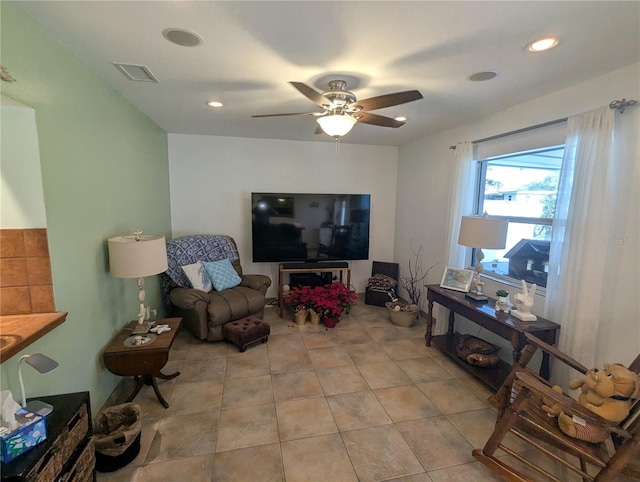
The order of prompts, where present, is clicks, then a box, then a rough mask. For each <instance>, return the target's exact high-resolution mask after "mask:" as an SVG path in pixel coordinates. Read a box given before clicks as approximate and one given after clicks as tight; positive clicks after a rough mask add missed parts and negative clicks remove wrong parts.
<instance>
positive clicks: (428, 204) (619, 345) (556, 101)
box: [394, 64, 640, 363]
mask: <svg viewBox="0 0 640 482" xmlns="http://www.w3.org/2000/svg"><path fill="white" fill-rule="evenodd" d="M622 98H626V99H640V64H633V65H630V66H628V67H625V68H623V69H620V70H617V71H614V72H611V73H609V74H607V75H604V76H601V77H597V78H595V79H591V80H588V81H585V82H583V83H581V84H577V85H575V86H573V87H570V88H566V89H562V90H559V91H557V92H554V93H552V94H549V95H546V96H544V97H540V98H538V99H535V100H533V101H531V102H527V103H525V104H520V105H517V106H514V107H512V108H510V109H507V110H504V111H502V112H498V113H496V114H493V115H490V116H487V117H485V118H482V119H478V120H476V121H473V122H470V123H468V124H465V125H461V126H458V127H456V128H453V129H448V130H446V131H442V132H439V133H438V134H435V135H432V136H429V137H426V138H424V139H420V140H418V141H415V142H412V143H410V144H407V145H404V146H402V147H401V148H400V154H399V164H398V198H397V203H396V233H395V236H396V237H395V243H394V244H395V249H394V259H395V260H398V261H400V263H401V269H402V268H404V267H406V260H407V259H408V257H409V255H410V252H409V240H412V242H413V245H414V246H416V245H418V246H419V245H424V256H423V259H424V261H425V263H424V264H426V265H430V264H432V263H433V262H436V261H439V262H440V264H439V265H438V268H437V269H434V270H433V272H432V273H431V274H430V276H429V278H428V281H429V282H431V283H439V282H440V277H441V276H442V272H443V270H444V264H445V263H446V256H447V246H446V243H447V233H446V226H447V225H448V216H449V211H448V209H447V204H448V199H449V192H450V190H451V183H452V175H453V170H452V167H451V166H452V163H453V158H454V153H453V151H452V150H450V149H449V146H450V145H455V144H457V143H458V142H461V141H474V140H477V139H482V138H485V137H489V136H493V135H498V134H502V133H505V132H510V131H513V130H516V129H520V128H525V127H528V126H532V125H536V124H540V123H543V122H547V121H551V120H555V119H559V118H563V117H567V116H570V115H573V114H578V113H581V112H586V111H588V110H591V109H594V108H597V107H601V106H603V105H608V104H609V102H611V101H612V100H615V99H618V100H620V99H622ZM623 116H624V117H623V118H622V121H623V122H625V123H626V124H627V126H636V127H635V129H636V139H637V138H638V137H637V132H638V131H637V128H638V127H637V126H638V125H639V124H638V118H639V116H640V108H639V107H637V106H636V107H632V108H629V109H628V110H627V111H626V112H625V114H623ZM632 150H633V149H632ZM639 152H640V148H639V147H638V143H637V142H636V145H635V152H634V153H631V154H629V155H634V156H635V158H636V160H637V159H638V153H639ZM637 165H638V163H637V162H636V166H637ZM630 175H635V176H636V179H637V172H636V173H633V174H632V173H630ZM637 184H638V183H637V181H636V186H637ZM636 212H637V211H636ZM612 215H615V214H614V213H612ZM416 220H421V222H416ZM635 223H636V227H635V231H636V232H637V229H638V227H637V224H638V219H636V220H635ZM637 251H638V250H637V246H636V251H635V252H633V250H627V252H629V256H630V263H631V264H632V266H637V265H638V261H637V260H638V253H637ZM629 271H630V272H631V271H634V272H633V273H628V274H627V276H629V280H628V285H627V286H628V287H629V288H628V289H629V293H628V296H627V297H626V298H627V299H629V300H631V299H637V297H638V293H639V286H640V283H639V281H640V280H639V279H638V277H639V273H640V269H638V268H635V269H632V270H629ZM496 288H497V286H496V285H493V284H491V283H487V285H486V286H485V291H486V292H488V293H491V292H492V291H493V290H494V289H496ZM510 291H511V292H512V293H513V292H515V290H513V289H511V290H510ZM543 302H544V299H543V298H538V299H537V301H536V306H535V309H534V312H536V313H537V314H540V313H541V312H542V310H543ZM423 305H424V303H423ZM612 310H620V311H619V314H620V316H614V317H612V318H614V319H615V320H616V322H615V323H614V324H612V325H611V326H607V327H606V331H607V336H606V337H602V341H601V344H600V346H598V348H597V350H598V352H599V354H600V355H599V356H598V358H599V359H601V360H608V361H610V362H615V361H620V362H623V363H629V362H630V361H631V360H632V359H633V357H635V355H637V353H638V352H639V351H640V332H639V326H640V323H638V314H637V310H636V311H635V313H634V312H628V310H627V309H626V308H621V307H619V306H616V305H613V306H612ZM554 321H557V322H558V323H562V320H554ZM445 323H446V322H445V320H444V319H442V320H438V323H437V326H436V331H435V332H436V333H442V332H444V331H446V330H445V329H446V327H445ZM464 330H467V331H464ZM460 331H462V332H465V333H471V334H474V335H475V334H478V327H477V325H473V324H469V325H467V326H464V325H461V326H460ZM480 336H482V337H483V338H485V339H487V340H490V341H493V342H494V343H499V344H502V345H503V346H504V341H503V340H500V339H499V338H494V337H493V336H492V334H490V333H486V332H485V331H483V332H482V333H481V334H480ZM502 352H503V356H504V352H506V355H507V356H510V353H511V350H510V349H503V350H502Z"/></svg>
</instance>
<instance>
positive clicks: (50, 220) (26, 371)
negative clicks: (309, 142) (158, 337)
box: [0, 1, 171, 413]
mask: <svg viewBox="0 0 640 482" xmlns="http://www.w3.org/2000/svg"><path fill="white" fill-rule="evenodd" d="M0 15H1V44H0V50H1V58H2V64H3V65H4V66H5V67H6V68H7V69H8V70H9V72H10V73H11V74H12V75H13V77H15V78H16V79H17V82H15V83H7V82H2V85H1V86H0V88H1V89H2V94H3V95H6V96H8V97H11V98H13V99H15V100H17V101H19V102H22V103H23V104H26V105H29V106H31V107H33V108H34V109H35V111H36V122H37V127H38V138H39V142H40V159H41V164H42V184H43V189H44V198H45V205H46V214H47V229H48V235H49V249H50V255H51V265H52V266H51V268H52V273H53V284H54V293H55V300H56V307H57V309H58V310H59V311H68V312H69V316H68V317H67V321H66V322H65V323H63V324H62V325H61V326H59V327H57V328H56V329H54V330H53V331H52V332H50V333H49V334H47V335H45V336H44V337H43V338H41V339H40V340H38V341H36V342H35V343H34V344H32V345H31V346H29V347H28V348H27V349H25V350H24V352H22V353H19V354H17V355H14V356H13V357H12V358H10V359H9V360H7V361H5V362H4V363H2V365H0V368H1V370H0V374H1V379H0V386H1V388H2V389H3V390H6V389H11V390H12V392H13V395H14V398H19V397H20V388H19V385H18V382H17V363H18V359H19V358H20V355H23V354H25V353H26V354H31V353H37V352H41V353H44V354H46V355H48V356H50V357H52V358H54V359H55V360H57V361H58V362H59V363H60V366H59V367H58V368H57V369H56V370H54V371H52V372H50V373H48V374H45V375H41V374H39V373H37V372H36V371H35V370H34V369H32V368H31V367H29V366H25V367H24V368H23V370H22V371H23V376H24V378H25V386H26V389H27V395H28V396H37V395H48V394H55V393H67V392H74V391H85V390H89V391H90V392H91V403H92V408H93V411H94V413H95V412H96V411H97V409H99V408H100V406H101V405H102V404H103V403H104V401H105V400H106V398H107V397H108V396H109V394H110V393H111V392H112V390H113V389H114V387H115V386H116V384H117V383H118V381H119V379H120V378H119V377H116V376H114V375H112V374H110V373H109V372H108V371H107V370H106V369H105V368H104V365H103V362H102V351H103V349H104V347H105V346H106V345H107V344H108V343H109V341H110V340H111V338H112V337H113V336H114V334H115V333H117V332H118V331H119V330H120V329H121V327H122V326H123V325H124V324H125V322H127V321H128V320H132V319H134V317H135V315H136V314H137V301H136V294H137V288H136V283H135V280H121V279H116V278H114V277H112V276H111V275H110V274H109V273H108V256H107V248H106V239H107V237H109V236H112V235H116V234H125V233H132V232H133V231H135V230H136V229H140V230H142V231H143V232H147V233H160V234H164V235H165V236H167V237H169V235H170V231H171V214H170V206H169V165H168V153H167V136H166V133H165V132H164V131H163V130H162V129H161V128H160V127H158V126H157V125H156V124H155V123H153V122H152V121H151V120H150V119H149V118H147V117H146V116H145V115H143V114H142V113H141V112H140V111H138V110H137V109H136V108H135V107H134V106H133V105H131V104H130V103H129V102H128V101H126V100H125V99H124V98H123V97H121V96H120V95H119V94H118V92H116V91H115V90H114V89H113V88H111V87H109V86H108V85H107V84H106V83H105V82H103V81H102V80H100V79H99V78H98V77H97V76H96V75H95V74H94V73H93V72H91V71H90V70H89V69H88V68H87V67H86V66H85V65H84V64H82V63H81V62H80V61H78V60H77V59H76V58H75V57H74V56H73V55H71V54H70V53H69V52H68V51H66V50H65V48H64V46H62V45H61V44H60V43H59V42H58V41H56V40H54V39H53V38H51V37H48V36H47V34H46V33H45V32H44V31H43V30H42V29H41V28H40V27H39V26H38V25H37V24H36V23H35V22H34V21H33V20H32V19H31V18H30V17H29V16H27V15H26V14H25V13H24V12H23V11H22V10H21V9H20V8H19V7H18V6H17V5H16V4H15V3H12V2H6V1H3V2H0ZM0 134H1V131H0ZM145 288H146V290H147V301H148V304H150V305H151V306H156V307H158V308H159V309H160V313H162V307H161V302H160V289H159V283H158V281H157V279H155V278H149V279H147V280H146V284H145Z"/></svg>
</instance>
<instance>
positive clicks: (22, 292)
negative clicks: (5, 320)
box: [0, 228, 55, 315]
mask: <svg viewBox="0 0 640 482" xmlns="http://www.w3.org/2000/svg"><path fill="white" fill-rule="evenodd" d="M54 311H55V302H54V299H53V280H52V277H51V262H50V260H49V244H48V242H47V230H46V229H44V228H41V229H0V315H25V314H29V313H52V312H54Z"/></svg>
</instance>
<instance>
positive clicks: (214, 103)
mask: <svg viewBox="0 0 640 482" xmlns="http://www.w3.org/2000/svg"><path fill="white" fill-rule="evenodd" d="M207 105H208V106H209V107H222V106H223V104H222V102H218V101H217V100H210V101H209V102H207Z"/></svg>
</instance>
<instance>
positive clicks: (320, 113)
mask: <svg viewBox="0 0 640 482" xmlns="http://www.w3.org/2000/svg"><path fill="white" fill-rule="evenodd" d="M324 114H325V113H324V112H290V113H287V114H258V115H252V116H251V117H281V116H288V115H311V116H316V117H317V116H321V115H324Z"/></svg>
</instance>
